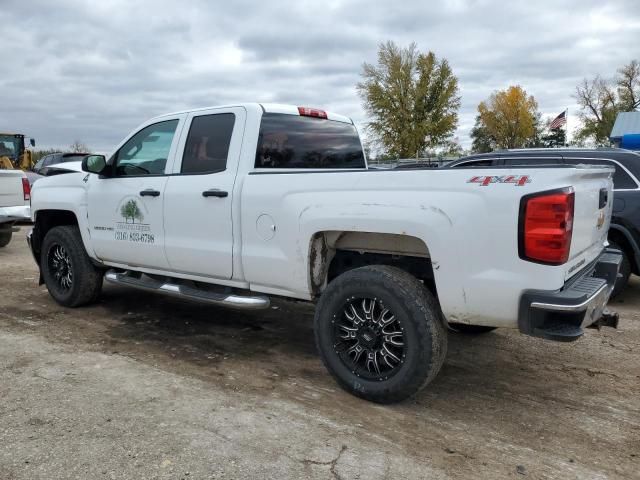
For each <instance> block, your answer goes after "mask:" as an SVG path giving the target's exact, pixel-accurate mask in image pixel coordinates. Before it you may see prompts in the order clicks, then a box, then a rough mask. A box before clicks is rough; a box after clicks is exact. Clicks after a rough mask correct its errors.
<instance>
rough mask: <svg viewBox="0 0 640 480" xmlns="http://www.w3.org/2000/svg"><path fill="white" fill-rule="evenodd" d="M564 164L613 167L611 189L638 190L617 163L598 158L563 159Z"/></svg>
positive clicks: (635, 184) (633, 181)
mask: <svg viewBox="0 0 640 480" xmlns="http://www.w3.org/2000/svg"><path fill="white" fill-rule="evenodd" d="M565 162H566V163H569V164H572V165H580V164H583V165H584V164H587V165H605V166H607V167H613V168H615V169H616V171H615V173H614V174H613V188H614V189H616V190H629V189H636V188H638V184H637V183H636V182H635V180H634V179H633V178H631V176H630V175H629V174H628V173H627V172H626V171H625V170H624V169H623V168H622V167H621V166H620V165H618V164H617V163H615V162H612V161H611V160H604V159H599V158H589V159H582V158H565Z"/></svg>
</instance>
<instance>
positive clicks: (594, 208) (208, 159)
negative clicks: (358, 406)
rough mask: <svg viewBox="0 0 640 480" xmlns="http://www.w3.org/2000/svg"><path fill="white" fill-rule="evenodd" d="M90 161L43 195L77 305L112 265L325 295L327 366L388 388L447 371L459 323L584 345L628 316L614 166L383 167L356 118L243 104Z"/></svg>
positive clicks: (153, 275) (56, 261) (159, 282)
mask: <svg viewBox="0 0 640 480" xmlns="http://www.w3.org/2000/svg"><path fill="white" fill-rule="evenodd" d="M82 169H83V170H84V171H83V172H82V173H69V174H66V175H59V176H54V177H49V178H44V179H41V180H39V181H38V182H37V184H36V185H35V186H34V189H33V194H32V208H33V220H34V222H35V225H34V229H33V231H32V233H30V235H29V243H30V246H31V249H32V251H33V254H34V258H35V260H36V262H37V263H38V265H39V267H40V270H41V282H44V283H46V285H47V288H48V290H49V292H50V294H51V296H52V297H53V298H54V299H55V300H56V301H57V302H58V303H60V304H61V305H65V306H69V307H77V306H80V305H83V304H86V303H88V302H91V301H93V300H94V299H96V298H97V296H98V295H99V294H100V290H101V287H102V282H103V279H105V280H107V281H108V282H113V283H117V284H122V285H128V286H131V287H134V288H140V289H145V290H149V291H155V292H161V293H165V294H168V295H174V296H178V297H181V298H187V299H192V300H198V301H204V302H209V303H212V304H216V305H223V306H229V307H233V308H239V309H259V308H267V307H268V306H269V296H280V297H287V298H294V299H302V300H307V301H310V302H317V306H316V315H315V336H316V344H317V347H318V350H319V352H320V355H321V357H322V360H323V361H324V364H325V365H326V367H327V369H328V370H329V371H330V372H331V374H332V375H333V376H334V377H335V378H336V380H337V382H338V383H339V384H340V385H341V386H342V387H343V388H345V389H346V390H348V391H350V392H352V393H354V394H356V395H358V396H361V397H363V398H366V399H369V400H372V401H376V402H381V403H386V402H394V401H399V400H402V399H404V398H406V397H408V396H410V395H412V394H414V393H415V392H417V391H418V390H419V389H420V388H422V387H423V386H425V385H427V384H428V383H429V382H430V381H431V380H432V379H433V378H434V377H435V375H436V374H437V372H438V371H439V369H440V367H441V365H442V363H443V361H444V358H445V354H446V350H447V330H448V328H449V329H453V330H457V331H460V330H462V331H469V332H475V333H481V332H485V331H489V330H492V329H493V328H496V327H505V328H517V329H519V330H520V331H521V332H523V333H525V334H527V335H532V336H536V337H542V338H546V339H551V340H560V341H570V340H575V339H577V338H578V337H580V336H581V335H582V334H583V332H584V328H586V327H587V326H590V325H594V324H595V325H601V324H609V325H612V326H613V325H614V324H615V323H616V319H615V318H614V317H612V316H609V315H606V314H605V315H603V312H604V310H605V305H606V303H607V301H608V299H609V296H610V294H611V290H612V288H613V285H614V282H615V279H616V277H617V274H618V269H619V264H620V255H619V254H618V253H617V251H615V250H610V249H608V248H607V230H608V227H609V221H610V218H611V209H612V204H613V202H612V180H611V177H612V171H613V170H612V169H610V168H607V167H604V168H603V167H598V166H575V165H566V166H562V167H550V166H544V165H541V166H536V167H526V168H519V167H508V168H504V167H493V168H485V167H470V168H455V169H446V168H443V169H425V170H375V169H371V168H368V166H367V163H366V159H365V156H364V154H363V150H362V146H361V142H360V139H359V136H358V133H357V131H356V128H355V126H354V125H353V122H352V121H351V120H350V119H349V118H346V117H343V116H340V115H335V114H332V113H327V112H325V111H322V110H316V109H310V108H305V107H293V106H286V105H270V104H238V105H232V106H226V107H217V108H205V109H200V110H192V111H187V112H179V113H174V114H169V115H164V116H161V117H157V118H154V119H152V120H149V121H148V122H146V123H144V124H142V125H141V126H140V127H138V128H137V129H135V130H134V131H133V132H132V133H131V134H130V135H129V136H127V137H126V138H125V139H124V140H123V141H122V142H121V143H120V145H118V146H117V148H116V149H115V151H114V153H113V154H112V155H111V156H110V157H109V158H108V159H107V158H105V157H104V156H100V155H92V156H88V157H86V158H85V159H84V160H83V163H82Z"/></svg>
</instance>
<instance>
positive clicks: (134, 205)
mask: <svg viewBox="0 0 640 480" xmlns="http://www.w3.org/2000/svg"><path fill="white" fill-rule="evenodd" d="M120 215H122V218H124V220H125V223H129V219H131V223H136V220H138V222H139V223H142V221H143V220H144V214H143V213H142V210H140V207H138V202H136V201H135V200H133V199H132V200H129V201H128V202H126V203H123V204H122V206H121V207H120Z"/></svg>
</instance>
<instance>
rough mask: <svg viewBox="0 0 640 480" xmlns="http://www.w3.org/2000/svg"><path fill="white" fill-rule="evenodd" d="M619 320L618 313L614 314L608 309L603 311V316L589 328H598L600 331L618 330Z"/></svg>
mask: <svg viewBox="0 0 640 480" xmlns="http://www.w3.org/2000/svg"><path fill="white" fill-rule="evenodd" d="M619 320H620V316H619V315H618V312H613V311H611V310H609V309H608V308H605V309H604V310H603V311H602V316H601V317H600V318H599V319H598V320H596V321H595V322H593V323H592V324H591V325H589V326H588V327H587V328H597V329H598V330H600V328H602V327H611V328H618V321H619Z"/></svg>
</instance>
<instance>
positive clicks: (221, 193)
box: [202, 188, 229, 198]
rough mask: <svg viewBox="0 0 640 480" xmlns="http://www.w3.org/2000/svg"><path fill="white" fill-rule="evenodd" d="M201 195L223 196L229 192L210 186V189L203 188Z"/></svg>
mask: <svg viewBox="0 0 640 480" xmlns="http://www.w3.org/2000/svg"><path fill="white" fill-rule="evenodd" d="M202 196H203V197H218V198H224V197H228V196H229V192H225V191H224V190H218V189H217V188H212V189H210V190H205V191H204V192H202Z"/></svg>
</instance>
